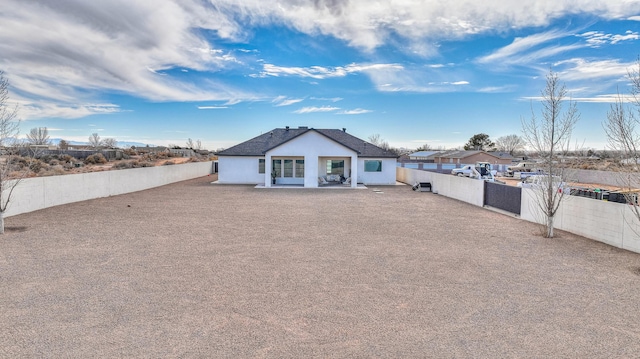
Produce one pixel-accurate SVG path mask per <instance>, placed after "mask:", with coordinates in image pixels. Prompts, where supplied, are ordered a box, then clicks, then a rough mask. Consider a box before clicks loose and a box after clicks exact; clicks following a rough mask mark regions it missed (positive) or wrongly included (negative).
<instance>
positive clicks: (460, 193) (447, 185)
mask: <svg viewBox="0 0 640 359" xmlns="http://www.w3.org/2000/svg"><path fill="white" fill-rule="evenodd" d="M396 172H397V179H398V181H400V182H403V183H406V184H410V185H413V184H414V183H415V182H431V190H432V191H433V192H434V193H437V194H441V195H443V196H446V197H450V198H455V199H457V200H460V201H463V202H467V203H470V204H473V205H475V206H479V207H482V206H483V205H484V181H480V180H474V179H470V178H465V177H458V176H452V175H447V174H441V173H435V172H427V171H418V170H414V169H410V168H402V167H396Z"/></svg>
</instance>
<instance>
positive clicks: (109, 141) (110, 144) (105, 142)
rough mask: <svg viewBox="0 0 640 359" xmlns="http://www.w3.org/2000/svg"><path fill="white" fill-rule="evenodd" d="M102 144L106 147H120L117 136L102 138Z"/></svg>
mask: <svg viewBox="0 0 640 359" xmlns="http://www.w3.org/2000/svg"><path fill="white" fill-rule="evenodd" d="M102 145H103V146H104V147H106V148H116V147H118V141H116V139H115V138H105V139H104V140H102Z"/></svg>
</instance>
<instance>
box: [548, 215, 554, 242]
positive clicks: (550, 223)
mask: <svg viewBox="0 0 640 359" xmlns="http://www.w3.org/2000/svg"><path fill="white" fill-rule="evenodd" d="M547 238H553V217H552V216H548V217H547Z"/></svg>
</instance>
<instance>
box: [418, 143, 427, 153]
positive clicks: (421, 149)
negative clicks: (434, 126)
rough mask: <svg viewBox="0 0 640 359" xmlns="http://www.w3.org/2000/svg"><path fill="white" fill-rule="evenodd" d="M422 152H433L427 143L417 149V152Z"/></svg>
mask: <svg viewBox="0 0 640 359" xmlns="http://www.w3.org/2000/svg"><path fill="white" fill-rule="evenodd" d="M420 151H431V146H429V144H428V143H425V144H424V145H422V146H420V147H418V148H416V152H420Z"/></svg>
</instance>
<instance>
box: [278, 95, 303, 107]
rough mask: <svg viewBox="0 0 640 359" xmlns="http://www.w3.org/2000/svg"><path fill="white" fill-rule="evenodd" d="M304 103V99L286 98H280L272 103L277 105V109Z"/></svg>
mask: <svg viewBox="0 0 640 359" xmlns="http://www.w3.org/2000/svg"><path fill="white" fill-rule="evenodd" d="M302 101H304V99H302V98H287V97H286V96H278V97H276V98H275V99H274V100H273V101H271V102H272V103H274V104H275V105H274V106H276V107H282V106H290V105H293V104H296V103H299V102H302Z"/></svg>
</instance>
